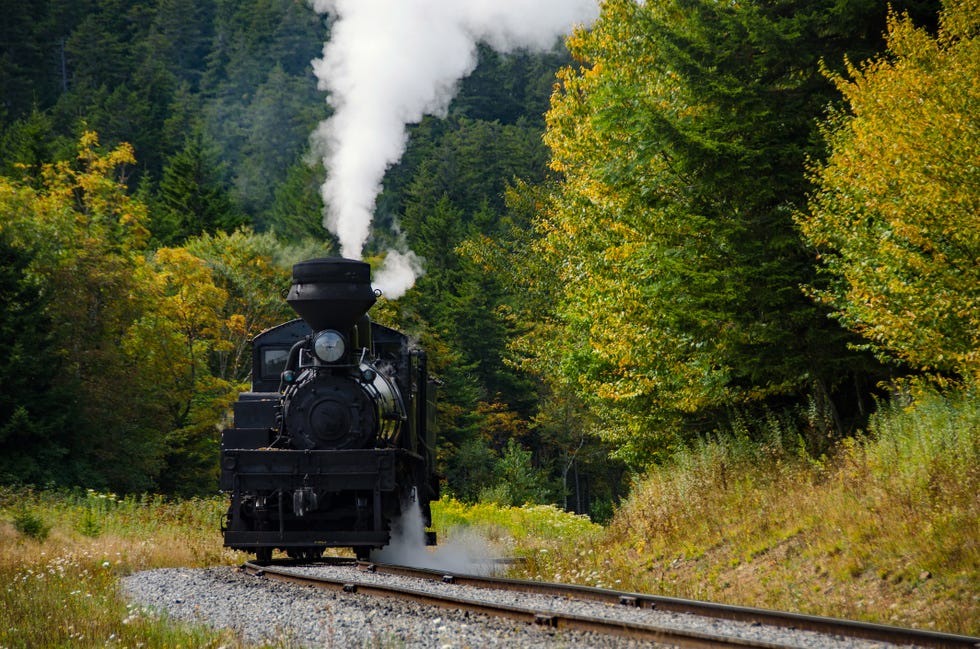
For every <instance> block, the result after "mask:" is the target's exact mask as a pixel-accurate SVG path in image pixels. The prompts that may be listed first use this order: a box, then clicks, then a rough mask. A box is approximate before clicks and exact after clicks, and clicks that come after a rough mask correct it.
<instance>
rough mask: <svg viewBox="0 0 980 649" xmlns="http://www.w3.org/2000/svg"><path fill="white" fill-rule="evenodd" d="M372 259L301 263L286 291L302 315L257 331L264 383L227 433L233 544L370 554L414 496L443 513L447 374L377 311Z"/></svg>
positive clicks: (261, 550) (226, 529)
mask: <svg viewBox="0 0 980 649" xmlns="http://www.w3.org/2000/svg"><path fill="white" fill-rule="evenodd" d="M370 273H371V269H370V266H369V265H368V264H366V263H364V262H361V261H355V260H351V259H342V258H323V259H311V260H308V261H304V262H300V263H298V264H296V265H294V266H293V272H292V287H291V288H290V290H289V294H288V296H287V297H286V301H287V302H288V303H289V305H290V306H291V307H292V308H293V310H294V311H296V313H297V314H298V315H299V316H300V317H299V318H298V319H296V320H291V321H289V322H285V323H283V324H280V325H278V326H276V327H272V328H271V329H267V330H266V331H263V332H262V333H261V334H259V335H257V336H255V338H254V339H253V341H252V384H251V390H250V391H248V392H243V393H241V394H240V395H239V398H238V401H237V402H236V403H235V405H234V424H233V426H232V427H230V428H227V429H225V430H224V432H223V433H222V438H221V489H222V491H224V492H226V493H227V494H229V496H230V500H231V503H230V506H229V508H228V514H227V517H226V521H225V524H224V526H223V533H224V544H225V546H227V547H230V548H234V549H237V550H244V551H247V552H254V553H255V554H256V556H257V557H258V559H259V560H269V559H270V558H271V557H272V553H273V551H274V550H276V549H278V550H284V551H285V552H286V554H287V555H288V556H290V557H297V558H312V557H316V556H319V555H321V554H322V553H323V551H324V549H325V548H328V547H351V548H353V549H354V551H355V553H356V554H357V556H358V557H359V558H363V557H366V556H367V555H368V553H369V552H370V550H371V549H373V548H380V547H383V546H384V545H386V544H387V543H388V542H389V538H390V530H391V525H392V523H393V522H394V521H395V520H396V519H397V518H398V517H399V515H401V513H402V512H403V510H404V509H405V508H406V507H410V506H416V503H417V505H418V506H419V507H420V509H421V511H422V515H423V519H424V521H425V524H426V525H428V524H429V521H430V514H429V502H430V501H431V500H433V499H435V498H438V479H437V477H436V475H435V471H434V457H435V439H434V437H435V430H434V426H433V417H432V415H433V414H434V410H435V408H434V386H433V383H432V381H430V379H429V376H428V373H427V370H426V356H425V352H424V351H423V350H422V349H420V348H418V347H417V346H416V345H414V344H413V343H412V341H411V340H410V339H409V337H408V336H406V335H405V334H403V333H400V332H398V331H396V330H394V329H391V328H389V327H385V326H383V325H380V324H378V323H376V322H373V321H372V320H371V318H370V317H369V316H368V310H369V309H370V308H371V306H372V305H373V304H374V302H375V300H376V297H377V296H376V294H375V291H374V289H373V288H372V287H371V276H370ZM428 538H429V540H430V542H434V536H433V535H428Z"/></svg>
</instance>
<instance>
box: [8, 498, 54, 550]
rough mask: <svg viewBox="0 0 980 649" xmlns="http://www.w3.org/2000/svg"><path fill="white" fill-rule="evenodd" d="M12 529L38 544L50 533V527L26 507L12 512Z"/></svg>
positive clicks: (38, 515) (37, 514)
mask: <svg viewBox="0 0 980 649" xmlns="http://www.w3.org/2000/svg"><path fill="white" fill-rule="evenodd" d="M14 529H15V530H17V531H18V532H19V533H20V534H23V535H24V536H26V537H27V538H29V539H31V540H33V541H38V542H43V541H44V540H45V539H47V538H48V534H50V533H51V525H50V524H49V523H46V522H45V521H44V519H43V518H42V517H41V515H40V514H39V513H37V512H36V511H34V510H32V509H28V508H27V507H26V506H22V507H21V508H19V509H17V510H16V511H15V512H14Z"/></svg>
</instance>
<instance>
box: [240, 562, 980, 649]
mask: <svg viewBox="0 0 980 649" xmlns="http://www.w3.org/2000/svg"><path fill="white" fill-rule="evenodd" d="M241 569H242V571H244V572H246V573H248V574H252V575H255V576H259V577H266V578H271V579H277V580H282V581H287V582H292V583H298V584H303V585H309V586H316V587H318V588H325V589H330V590H334V591H342V592H346V593H351V594H354V593H357V594H361V595H369V596H381V597H393V598H398V599H407V600H411V601H415V602H418V603H422V604H426V605H430V606H436V607H441V608H447V609H459V610H463V611H469V612H472V613H479V614H483V615H488V616H493V617H505V618H509V619H512V620H517V621H521V622H526V623H530V624H537V625H542V626H546V627H550V628H554V629H558V630H576V631H587V632H592V633H600V634H605V635H614V636H620V637H625V638H631V639H635V640H641V641H649V642H657V643H662V644H670V645H675V646H680V647H687V648H692V649H722V648H725V649H733V648H740V649H745V648H747V647H762V648H766V649H789V648H793V649H799V648H800V647H802V646H814V645H819V646H827V647H834V646H837V645H840V646H848V647H852V646H853V645H852V644H847V642H848V640H850V639H863V640H867V641H871V642H876V643H889V644H892V645H914V646H916V647H928V648H930V649H980V638H973V637H968V636H960V635H954V634H948V633H939V632H933V631H924V630H917V629H905V628H900V627H892V626H886V625H880V624H870V623H865V622H854V621H848V620H840V619H834V618H825V617H817V616H811V615H799V614H793V613H782V612H778V611H769V610H764V609H756V608H748V607H740V606H726V605H721V604H713V603H708V602H697V601H693V600H685V599H679V598H672V597H659V596H655V595H648V594H642V593H629V592H621V591H614V590H609V589H603V588H593V587H587V586H576V585H569V584H556V583H547V582H536V581H525V580H516V579H503V578H497V577H481V576H475V575H467V574H456V573H447V572H443V571H438V570H427V569H420V568H411V567H406V566H394V565H386V564H376V563H370V562H355V561H353V560H350V559H326V560H325V561H323V562H321V563H319V564H314V565H309V564H304V565H299V564H297V563H295V562H283V563H281V564H264V563H263V564H260V563H246V564H244V565H243V566H242V568H241ZM318 569H319V572H321V573H322V572H323V570H324V569H326V570H327V571H328V572H329V573H330V574H317V572H318ZM379 575H388V577H387V578H385V579H381V578H379ZM478 591H483V592H485V593H500V592H502V591H503V592H507V593H510V594H512V596H511V597H510V598H508V599H507V600H506V601H503V602H502V601H498V600H499V599H500V598H499V596H497V595H495V596H493V597H483V596H481V595H480V594H479V592H478ZM474 593H476V594H474ZM556 600H562V601H572V602H590V603H591V604H592V605H591V606H590V607H588V610H587V612H577V611H573V612H568V611H567V610H566V609H567V607H565V606H556V605H554V602H555V601H556ZM692 616H697V618H701V619H703V618H708V619H710V620H712V621H724V622H725V624H719V623H714V622H712V623H709V624H704V623H703V622H702V623H700V624H690V623H689V622H685V620H687V618H689V617H692ZM706 627H707V629H708V630H705V628H706ZM841 641H843V643H842V642H841Z"/></svg>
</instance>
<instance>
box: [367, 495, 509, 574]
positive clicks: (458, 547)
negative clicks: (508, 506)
mask: <svg viewBox="0 0 980 649" xmlns="http://www.w3.org/2000/svg"><path fill="white" fill-rule="evenodd" d="M494 553H495V550H494V547H493V544H492V543H491V542H490V541H489V540H487V539H485V538H483V537H481V536H480V535H478V534H472V533H471V534H467V533H456V534H454V535H453V537H452V538H451V539H448V540H447V539H440V541H439V545H438V546H437V547H426V545H425V522H424V521H423V520H422V510H421V509H420V508H419V504H418V502H412V503H409V504H407V505H406V507H405V508H404V511H403V512H402V515H401V517H400V518H399V519H398V520H396V521H395V522H394V524H393V525H392V530H391V541H390V542H389V543H388V545H386V546H385V547H383V548H381V549H380V550H374V551H373V552H371V560H372V561H377V562H379V563H390V564H394V565H397V566H412V567H413V568H430V569H433V570H445V571H447V572H456V573H460V574H465V575H489V574H491V573H492V572H493V570H494V564H493V559H492V557H493V556H494Z"/></svg>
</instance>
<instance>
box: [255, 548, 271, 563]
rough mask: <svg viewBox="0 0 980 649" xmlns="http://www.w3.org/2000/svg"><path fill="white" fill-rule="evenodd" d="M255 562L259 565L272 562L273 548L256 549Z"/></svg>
mask: <svg viewBox="0 0 980 649" xmlns="http://www.w3.org/2000/svg"><path fill="white" fill-rule="evenodd" d="M255 560H256V561H258V562H259V563H268V562H269V561H272V548H255Z"/></svg>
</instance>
